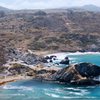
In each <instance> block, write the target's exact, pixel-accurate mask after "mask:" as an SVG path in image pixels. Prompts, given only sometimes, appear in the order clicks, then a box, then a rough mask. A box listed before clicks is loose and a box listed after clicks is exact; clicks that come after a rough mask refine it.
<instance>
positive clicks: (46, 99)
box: [0, 53, 100, 100]
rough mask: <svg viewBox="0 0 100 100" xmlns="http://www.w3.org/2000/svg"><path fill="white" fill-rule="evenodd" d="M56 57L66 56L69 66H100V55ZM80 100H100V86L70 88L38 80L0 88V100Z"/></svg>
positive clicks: (83, 54) (70, 54) (78, 54)
mask: <svg viewBox="0 0 100 100" xmlns="http://www.w3.org/2000/svg"><path fill="white" fill-rule="evenodd" d="M56 55H57V56H58V58H59V59H62V58H63V57H64V56H66V55H67V56H68V57H69V59H70V63H71V64H75V63H81V62H90V63H93V64H96V65H99V66H100V53H57V54H56ZM60 67H61V66H60ZM63 67H64V66H63ZM80 99H82V100H100V86H99V85H97V86H71V85H66V84H59V83H52V82H46V81H39V80H22V81H18V82H13V83H9V84H6V85H4V86H1V87H0V100H80Z"/></svg>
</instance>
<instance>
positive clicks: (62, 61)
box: [60, 57, 69, 65]
mask: <svg viewBox="0 0 100 100" xmlns="http://www.w3.org/2000/svg"><path fill="white" fill-rule="evenodd" d="M60 64H65V65H68V64H69V58H68V57H65V58H64V59H63V60H61V62H60Z"/></svg>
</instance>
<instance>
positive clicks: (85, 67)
mask: <svg viewBox="0 0 100 100" xmlns="http://www.w3.org/2000/svg"><path fill="white" fill-rule="evenodd" d="M99 75H100V67H99V66H96V65H93V64H90V63H80V64H76V65H70V66H68V67H66V68H63V69H61V70H59V71H58V72H56V73H55V74H54V75H52V79H53V80H55V81H59V82H65V83H67V84H74V85H95V84H100V81H99V80H94V78H95V77H97V76H99Z"/></svg>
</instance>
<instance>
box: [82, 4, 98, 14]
mask: <svg viewBox="0 0 100 100" xmlns="http://www.w3.org/2000/svg"><path fill="white" fill-rule="evenodd" d="M82 8H83V9H85V10H88V11H95V12H98V11H99V12H100V7H98V6H95V5H85V6H83V7H82Z"/></svg>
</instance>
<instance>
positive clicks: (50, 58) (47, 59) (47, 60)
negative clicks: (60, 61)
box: [42, 55, 57, 63]
mask: <svg viewBox="0 0 100 100" xmlns="http://www.w3.org/2000/svg"><path fill="white" fill-rule="evenodd" d="M56 58H57V57H56V56H55V55H51V56H46V57H44V58H42V62H43V63H49V62H53V60H56Z"/></svg>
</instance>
